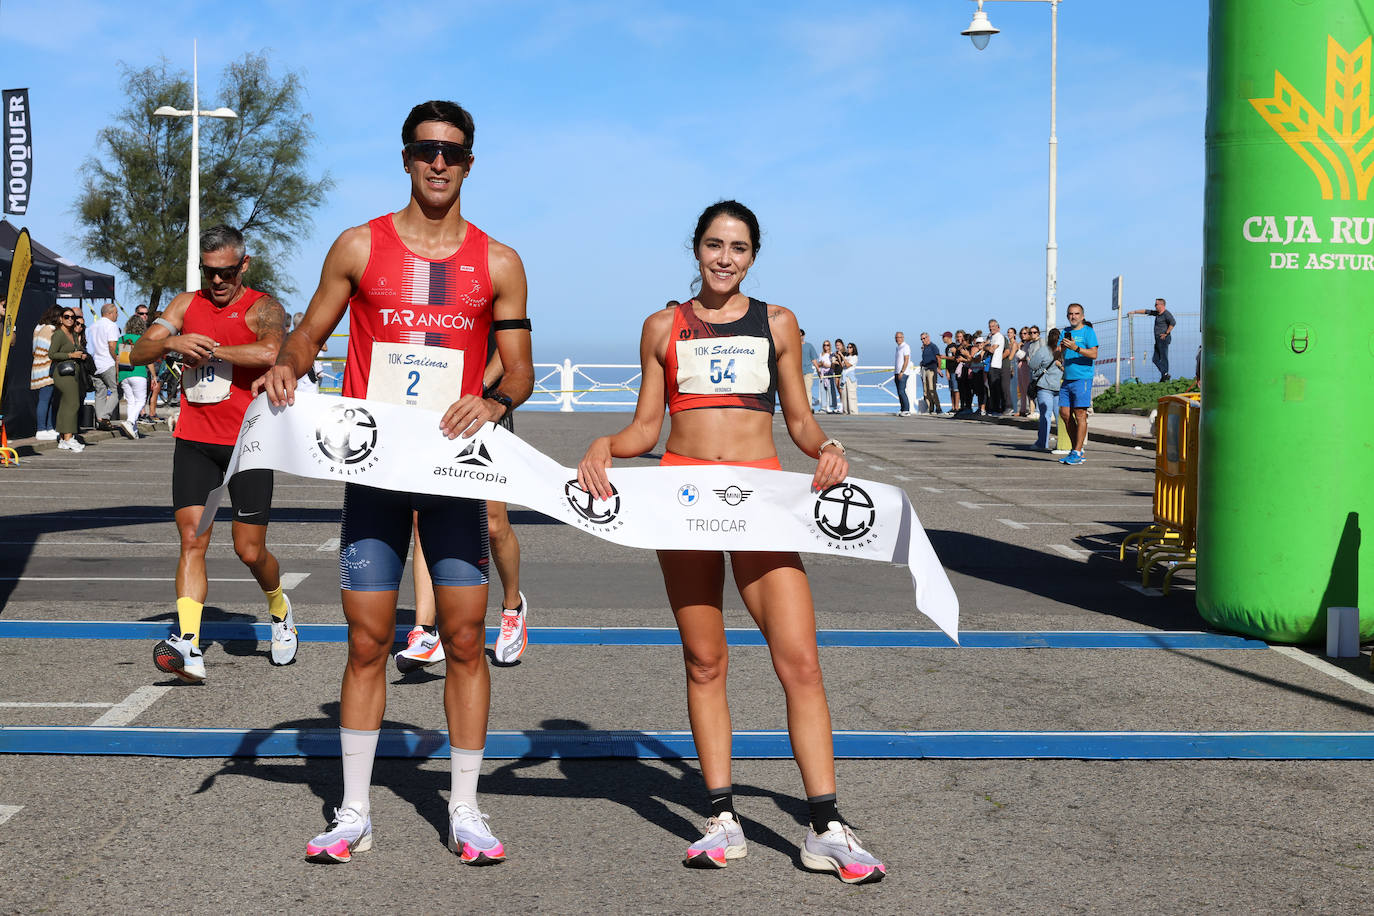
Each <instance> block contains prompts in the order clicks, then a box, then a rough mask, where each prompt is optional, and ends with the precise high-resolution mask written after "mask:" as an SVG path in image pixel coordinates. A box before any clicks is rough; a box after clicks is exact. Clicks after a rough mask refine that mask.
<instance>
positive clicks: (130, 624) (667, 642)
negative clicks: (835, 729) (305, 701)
mask: <svg viewBox="0 0 1374 916" xmlns="http://www.w3.org/2000/svg"><path fill="white" fill-rule="evenodd" d="M297 630H298V633H299V637H300V641H301V642H337V643H342V642H347V641H348V626H347V625H346V624H342V623H303V624H299V625H298V626H297ZM409 631H410V627H408V626H405V625H400V626H397V627H396V639H397V641H398V642H404V641H405V637H406V634H407V633H408V632H409ZM170 632H171V627H170V625H169V624H168V623H166V622H165V621H141V620H130V621H124V620H0V639H161V638H163V637H164V636H166V635H167V634H168V633H170ZM496 635H497V628H496V627H487V640H488V641H491V640H493V639H495V638H496ZM725 636H726V639H727V641H728V642H729V644H730V645H732V646H762V645H763V644H764V642H763V635H762V634H761V633H759V631H758V630H756V629H753V628H752V627H739V628H729V629H727V630H726V631H725ZM200 637H201V640H202V641H212V642H214V641H221V642H224V641H248V642H252V641H258V642H265V641H267V640H269V639H271V638H272V633H271V626H270V624H267V623H250V622H247V621H242V622H240V621H206V622H205V623H204V624H203V625H202V626H201V630H200ZM529 638H530V642H532V643H537V644H539V645H544V646H677V645H681V641H680V639H679V638H678V632H677V629H676V628H674V627H530V629H529ZM816 638H817V642H818V643H819V644H820V645H821V646H823V647H831V648H888V649H947V648H954V647H955V644H954V642H953V641H952V640H951V639H950V638H949V637H947V636H945V635H944V634H943V633H941V632H940V631H938V630H821V631H819V632H818V633H817V634H816ZM959 639H960V641H961V643H962V645H963V647H964V648H966V649H1267V648H1269V646H1268V644H1267V643H1265V642H1262V641H1261V640H1258V639H1249V638H1247V637H1244V636H1231V635H1228V634H1225V633H1204V632H1201V631H1191V630H1184V631H1168V630H1125V631H1122V630H1101V631H1093V630H1048V631H1021V630H1009V631H1003V630H984V631H977V630H971V631H965V632H963V633H960V634H959Z"/></svg>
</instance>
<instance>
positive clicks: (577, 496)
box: [563, 478, 620, 525]
mask: <svg viewBox="0 0 1374 916" xmlns="http://www.w3.org/2000/svg"><path fill="white" fill-rule="evenodd" d="M563 496H564V498H565V499H567V501H568V505H569V506H572V510H573V511H574V512H576V513H577V514H578V515H580V516H582V517H583V518H585V519H586V520H587V521H589V522H591V523H593V524H596V525H608V524H610V523H611V522H613V521H615V517H616V516H617V515H619V514H620V491H619V490H617V489H616V488H615V484H612V485H611V498H610V499H608V500H606V501H604V502H603V501H602V500H599V499H597V498H596V497H595V496H593V495H592V494H590V493H588V492H587V491H586V490H584V489H582V487H580V486H578V483H577V478H573V479H572V480H569V481H568V482H567V483H566V484H564V485H563Z"/></svg>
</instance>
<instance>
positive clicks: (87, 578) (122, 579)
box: [0, 573, 310, 588]
mask: <svg viewBox="0 0 1374 916" xmlns="http://www.w3.org/2000/svg"><path fill="white" fill-rule="evenodd" d="M308 575H310V573H284V574H283V575H282V577H281V578H282V582H283V583H285V582H286V580H287V577H288V576H300V578H301V579H304V578H305V577H306V576H308ZM175 581H176V579H175V578H173V577H172V576H0V582H175ZM205 581H207V582H256V581H257V580H256V579H254V578H253V577H252V576H248V577H247V578H244V579H213V578H212V579H206V580H205ZM299 582H300V579H294V580H293V584H299ZM286 587H287V588H290V587H291V586H290V585H287V586H286Z"/></svg>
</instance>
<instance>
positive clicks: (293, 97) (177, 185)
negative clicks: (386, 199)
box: [76, 53, 333, 310]
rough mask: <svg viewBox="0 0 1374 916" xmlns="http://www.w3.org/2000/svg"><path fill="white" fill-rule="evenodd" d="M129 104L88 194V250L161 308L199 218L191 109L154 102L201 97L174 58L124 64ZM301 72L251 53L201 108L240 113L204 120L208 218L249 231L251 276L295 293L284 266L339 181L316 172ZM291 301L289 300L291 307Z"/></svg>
mask: <svg viewBox="0 0 1374 916" xmlns="http://www.w3.org/2000/svg"><path fill="white" fill-rule="evenodd" d="M123 69H124V88H125V94H126V95H127V96H128V99H129V103H128V105H127V106H126V107H125V108H124V110H123V111H121V112H120V113H119V114H118V115H117V116H116V118H115V122H114V124H112V125H110V126H109V127H106V128H105V129H104V130H102V131H101V132H100V133H99V135H98V136H97V144H98V152H97V154H96V155H94V156H92V157H91V158H90V159H88V160H87V162H86V165H85V168H84V172H85V175H86V180H85V185H84V187H83V189H82V195H81V197H80V199H79V200H78V202H77V206H76V211H77V220H78V222H79V224H80V225H81V227H82V230H83V231H82V234H81V236H80V242H81V245H82V247H83V248H85V250H86V253H87V254H88V255H89V256H91V257H93V258H98V259H100V260H102V261H104V262H106V263H108V264H113V265H115V266H116V267H118V268H119V270H120V271H121V272H123V273H124V275H125V276H127V277H128V278H129V280H130V282H132V283H133V284H134V286H135V287H136V288H137V290H138V293H139V295H140V296H143V297H146V298H147V300H148V302H149V304H150V305H151V306H152V307H153V308H154V309H156V308H159V307H161V306H160V303H161V301H162V297H163V293H164V292H169V295H168V297H167V298H168V300H169V301H170V299H171V296H172V295H175V294H176V293H178V292H180V291H181V288H182V286H183V285H184V283H185V275H186V230H187V224H188V223H189V221H190V184H191V123H190V122H191V119H190V118H160V117H154V116H153V110H154V109H156V108H157V107H158V106H160V105H171V106H172V107H174V108H181V109H183V110H185V109H188V108H190V107H191V79H190V75H189V74H187V73H185V72H183V71H173V70H171V69H169V66H168V63H167V61H166V59H163V60H162V61H161V62H160V63H159V64H157V65H155V66H151V67H146V68H144V69H142V70H135V69H132V68H130V67H128V66H127V65H126V66H124V68H123ZM302 93H303V89H302V85H301V79H300V76H299V75H297V74H295V73H291V72H287V73H286V74H284V75H283V76H281V77H280V78H278V77H274V76H273V74H272V72H271V66H270V61H269V60H268V58H267V56H266V55H265V54H252V53H249V54H247V55H245V56H244V57H243V58H242V59H241V60H238V61H235V62H233V63H231V64H229V66H227V67H226V68H225V70H224V73H223V74H222V75H221V78H220V86H219V88H218V89H217V90H215V91H214V92H213V93H211V92H206V91H205V90H204V89H202V96H201V101H200V104H201V107H202V108H210V107H218V106H220V105H224V106H227V107H228V108H231V109H233V110H234V112H235V113H236V114H237V115H238V117H237V118H234V119H219V118H201V119H200V225H201V228H202V229H205V228H208V227H210V226H213V225H215V224H217V223H227V224H228V225H231V226H234V227H236V228H238V229H239V230H241V231H242V232H243V234H244V235H245V236H246V237H247V240H248V253H249V254H250V255H252V256H253V264H252V267H251V268H250V274H249V277H250V279H249V282H250V283H251V284H252V286H253V287H254V288H255V289H261V290H264V291H265V292H269V293H271V294H272V295H274V296H276V297H277V298H278V299H283V300H284V299H285V297H288V296H290V294H292V293H294V292H296V287H295V286H294V285H292V284H291V282H290V279H289V278H287V277H286V276H284V275H282V274H280V273H278V271H277V270H276V265H278V264H281V263H282V262H284V261H285V260H286V259H287V257H289V255H290V254H291V252H292V251H294V249H295V247H296V244H297V240H298V239H300V238H301V237H303V236H304V235H306V234H307V233H308V232H309V230H310V227H311V215H312V213H313V212H314V211H315V209H316V208H318V207H319V206H320V204H321V203H323V202H324V196H325V192H326V191H328V190H329V189H330V188H331V187H332V186H333V182H332V181H331V180H330V178H329V176H328V175H327V174H323V175H320V176H319V177H318V178H315V177H312V176H311V175H310V174H309V173H308V171H307V168H306V166H307V164H308V162H309V159H310V146H311V143H312V141H313V140H314V139H315V133H314V131H313V130H312V129H311V123H310V122H311V119H310V116H309V115H308V114H305V113H304V112H303V111H302V110H301V96H302ZM288 310H289V309H288Z"/></svg>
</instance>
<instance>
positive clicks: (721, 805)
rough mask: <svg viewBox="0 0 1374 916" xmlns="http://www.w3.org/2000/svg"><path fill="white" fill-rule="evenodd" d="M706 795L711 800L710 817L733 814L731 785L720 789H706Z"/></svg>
mask: <svg viewBox="0 0 1374 916" xmlns="http://www.w3.org/2000/svg"><path fill="white" fill-rule="evenodd" d="M706 794H707V795H708V796H710V799H711V816H712V817H720V816H721V815H722V814H724V813H725V812H727V811H729V812H730V813H731V814H732V815H733V814H734V813H735V787H734V786H733V785H729V786H725V787H724V788H721V789H707V790H706Z"/></svg>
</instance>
